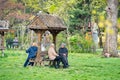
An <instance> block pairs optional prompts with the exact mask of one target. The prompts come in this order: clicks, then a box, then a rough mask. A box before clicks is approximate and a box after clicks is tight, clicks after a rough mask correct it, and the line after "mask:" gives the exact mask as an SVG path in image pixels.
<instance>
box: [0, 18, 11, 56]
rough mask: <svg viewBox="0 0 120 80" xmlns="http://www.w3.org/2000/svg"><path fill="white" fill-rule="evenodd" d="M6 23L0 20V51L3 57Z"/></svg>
mask: <svg viewBox="0 0 120 80" xmlns="http://www.w3.org/2000/svg"><path fill="white" fill-rule="evenodd" d="M8 24H9V23H8V21H1V20H0V50H1V51H2V56H4V49H5V47H4V34H5V32H7V31H8V29H9V28H8Z"/></svg>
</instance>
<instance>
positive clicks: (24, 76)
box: [0, 50, 120, 80]
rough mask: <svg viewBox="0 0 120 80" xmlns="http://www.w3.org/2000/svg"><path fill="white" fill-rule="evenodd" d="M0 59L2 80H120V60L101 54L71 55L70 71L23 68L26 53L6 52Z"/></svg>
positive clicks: (46, 67) (38, 67) (0, 76)
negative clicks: (102, 56)
mask: <svg viewBox="0 0 120 80" xmlns="http://www.w3.org/2000/svg"><path fill="white" fill-rule="evenodd" d="M5 52H6V55H5V57H0V80H120V59H119V58H101V56H100V55H99V54H87V53H86V54H77V53H76V54H69V63H70V67H69V68H68V69H62V68H61V69H54V68H50V67H48V66H45V67H42V66H41V67H40V66H34V67H30V66H28V67H26V68H24V67H23V64H24V61H25V59H26V57H27V54H26V53H25V52H24V51H19V50H9V51H5Z"/></svg>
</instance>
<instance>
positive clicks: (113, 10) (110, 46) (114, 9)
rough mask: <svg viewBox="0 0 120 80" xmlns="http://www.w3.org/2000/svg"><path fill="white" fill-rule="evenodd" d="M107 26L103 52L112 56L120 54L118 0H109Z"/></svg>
mask: <svg viewBox="0 0 120 80" xmlns="http://www.w3.org/2000/svg"><path fill="white" fill-rule="evenodd" d="M107 5H108V6H107V8H106V12H107V21H106V23H107V27H106V40H105V45H104V49H103V53H104V54H106V53H109V54H110V55H111V56H118V54H117V34H118V29H117V16H118V0H107Z"/></svg>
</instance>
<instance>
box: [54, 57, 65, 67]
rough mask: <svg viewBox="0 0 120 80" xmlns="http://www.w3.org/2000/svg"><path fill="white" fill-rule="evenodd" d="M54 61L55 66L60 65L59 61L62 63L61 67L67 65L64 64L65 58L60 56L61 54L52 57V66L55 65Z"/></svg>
mask: <svg viewBox="0 0 120 80" xmlns="http://www.w3.org/2000/svg"><path fill="white" fill-rule="evenodd" d="M55 62H57V66H58V67H59V66H60V62H62V64H63V67H67V65H66V61H65V59H64V58H63V57H61V56H57V57H56V58H55V59H54V63H53V64H54V66H55V67H56V63H55Z"/></svg>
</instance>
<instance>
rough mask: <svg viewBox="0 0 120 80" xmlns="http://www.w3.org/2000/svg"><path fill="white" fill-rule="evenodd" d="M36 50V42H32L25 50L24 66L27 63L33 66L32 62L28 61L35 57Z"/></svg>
mask: <svg viewBox="0 0 120 80" xmlns="http://www.w3.org/2000/svg"><path fill="white" fill-rule="evenodd" d="M37 51H38V47H37V43H33V44H32V46H31V47H30V48H28V49H27V50H26V53H28V57H27V59H26V61H25V63H24V67H26V66H27V65H31V66H33V64H34V63H33V62H30V63H29V59H30V58H35V57H36V53H37Z"/></svg>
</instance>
